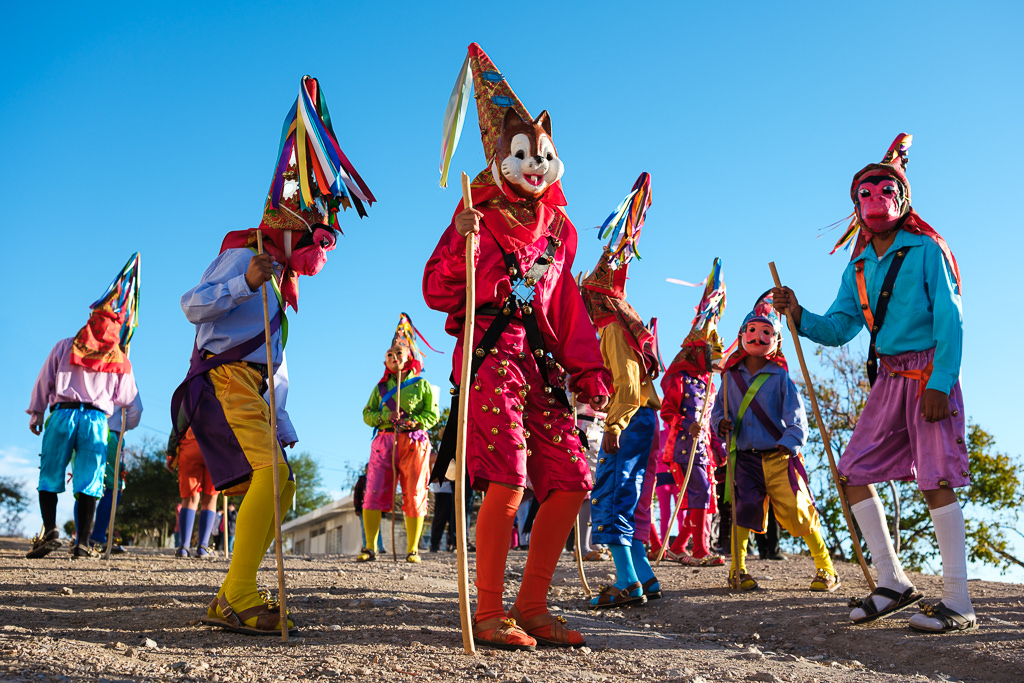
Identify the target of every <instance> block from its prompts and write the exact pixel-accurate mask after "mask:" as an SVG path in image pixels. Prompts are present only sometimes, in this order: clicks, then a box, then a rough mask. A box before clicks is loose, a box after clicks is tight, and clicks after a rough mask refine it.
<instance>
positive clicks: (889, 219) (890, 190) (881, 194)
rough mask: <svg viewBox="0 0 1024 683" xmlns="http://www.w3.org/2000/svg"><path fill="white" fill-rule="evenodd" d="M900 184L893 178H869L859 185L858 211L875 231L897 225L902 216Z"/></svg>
mask: <svg viewBox="0 0 1024 683" xmlns="http://www.w3.org/2000/svg"><path fill="white" fill-rule="evenodd" d="M901 196H902V194H901V192H900V185H899V183H898V182H896V180H894V179H893V178H879V177H877V176H876V177H874V178H868V179H866V180H865V181H864V182H862V183H861V184H859V185H858V186H857V213H858V214H859V215H860V219H861V222H862V223H863V224H864V227H866V228H867V229H868V230H870V231H871V232H874V233H884V232H888V231H889V230H892V229H893V228H894V227H896V223H897V221H899V219H900V216H901V213H902V212H901V201H900V199H901Z"/></svg>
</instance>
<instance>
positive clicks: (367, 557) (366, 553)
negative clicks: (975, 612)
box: [356, 548, 377, 562]
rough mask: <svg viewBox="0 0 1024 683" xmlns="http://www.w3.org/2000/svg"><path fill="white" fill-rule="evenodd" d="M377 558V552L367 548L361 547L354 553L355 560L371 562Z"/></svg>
mask: <svg viewBox="0 0 1024 683" xmlns="http://www.w3.org/2000/svg"><path fill="white" fill-rule="evenodd" d="M376 559H377V553H375V552H373V551H372V550H370V549H369V548H363V549H362V550H360V551H359V554H358V555H356V562H373V561H374V560H376Z"/></svg>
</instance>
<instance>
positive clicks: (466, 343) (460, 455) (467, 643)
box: [455, 173, 476, 655]
mask: <svg viewBox="0 0 1024 683" xmlns="http://www.w3.org/2000/svg"><path fill="white" fill-rule="evenodd" d="M462 208H463V209H471V208H473V195H472V193H471V192H470V189H469V176H468V175H466V174H465V173H463V174H462ZM475 251H476V235H475V234H474V233H472V232H471V233H469V234H468V235H466V319H465V323H463V328H462V374H461V381H460V382H459V419H458V421H457V422H456V425H455V430H456V431H455V434H456V441H455V535H456V536H458V538H457V539H456V541H457V546H456V547H457V562H456V564H457V566H458V568H459V617H460V619H461V621H462V647H463V648H465V650H466V654H467V655H473V654H476V643H475V642H473V621H472V617H471V615H470V613H469V554H468V553H467V552H466V493H465V488H466V436H467V432H468V429H469V385H470V381H471V378H470V373H471V372H472V368H473V346H474V345H473V327H474V326H475V325H476V262H475V261H474V259H473V255H474V252H475Z"/></svg>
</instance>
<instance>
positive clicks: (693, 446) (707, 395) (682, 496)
mask: <svg viewBox="0 0 1024 683" xmlns="http://www.w3.org/2000/svg"><path fill="white" fill-rule="evenodd" d="M713 377H714V375H712V374H709V375H708V383H707V385H706V386H705V387H704V405H702V406H701V408H700V418H698V420H697V424H698V425H700V434H698V435H697V436H691V437H690V438H691V439H692V442H691V443H690V461H689V462H688V463H686V475H685V476H684V477H683V483H682V485H681V486H680V487H679V498H678V500H676V507H675V509H674V510H673V511H672V517H670V518H669V520H668V527H667V528H668V531H666V532H665V535H666V536H668V534H670V533H672V526H673V525H674V524H675V523H676V517H678V516H679V510H680V509H681V508H682V507H683V501H685V500H686V487H687V486H688V485H689V483H690V472H692V471H693V460H694V456H695V455H696V454H697V442H698V441H700V439H701V437H702V436H703V435H704V417H705V416H706V415H707V414H708V408H709V407H710V406H711V400H710V399H711V391H710V387H711V381H712V379H713ZM676 438H677V439H678V438H679V432H676ZM665 540H666V541H667V540H668V539H667V538H666V539H665ZM693 543H694V546H693V547H695V548H696V547H697V545H696V543H697V541H696V540H694V542H693ZM667 548H668V543H662V544H661V550H660V551H659V552H658V559H657V560H655V562H654V566H655V567H657V566H658V565H659V564H661V558H663V557H665V550H666V549H667Z"/></svg>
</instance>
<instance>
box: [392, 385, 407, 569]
mask: <svg viewBox="0 0 1024 683" xmlns="http://www.w3.org/2000/svg"><path fill="white" fill-rule="evenodd" d="M395 378H396V379H395V412H394V414H395V415H396V416H399V413H400V412H401V410H402V368H398V372H397V373H395ZM399 417H400V416H399ZM395 419H397V418H395ZM395 419H392V420H391V428H392V429H394V430H395V445H394V448H392V449H391V560H392V561H393V562H398V549H397V547H396V546H395V517H397V514H396V513H395V499H396V498H397V497H398V425H397V424H395ZM402 495H403V496H404V495H405V489H402Z"/></svg>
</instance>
